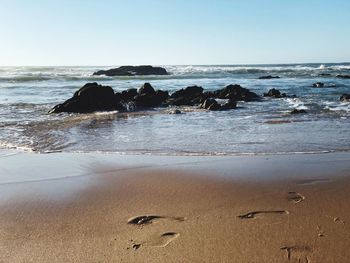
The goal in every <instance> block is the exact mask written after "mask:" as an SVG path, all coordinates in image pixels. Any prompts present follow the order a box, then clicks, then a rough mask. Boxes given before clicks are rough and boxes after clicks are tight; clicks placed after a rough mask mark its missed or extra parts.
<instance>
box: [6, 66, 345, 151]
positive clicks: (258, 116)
mask: <svg viewBox="0 0 350 263" xmlns="http://www.w3.org/2000/svg"><path fill="white" fill-rule="evenodd" d="M164 67H165V68H166V69H167V71H168V72H169V73H170V75H167V76H135V77H106V76H93V75H92V73H93V72H94V71H97V70H99V69H108V68H112V67H1V68H0V149H1V148H2V149H9V148H11V149H20V150H23V151H32V152H40V153H47V152H56V151H62V152H116V153H122V154H165V155H235V154H279V153H318V152H333V151H349V150H350V103H349V102H341V101H340V100H339V97H340V96H341V95H342V94H344V93H350V79H341V78H337V77H336V75H338V74H342V75H350V64H349V63H342V64H287V65H210V66H208V65H206V66H166V65H165V66H164ZM325 74H326V75H325ZM327 74H330V75H327ZM264 75H278V76H279V77H280V78H279V79H268V80H267V79H259V77H261V76H264ZM87 82H98V83H100V84H102V85H108V86H111V87H112V88H113V89H114V90H115V91H116V92H117V91H122V90H125V89H129V88H139V87H140V86H141V85H142V84H143V83H145V82H149V83H151V85H152V86H153V87H154V88H155V89H162V90H168V91H169V92H170V93H172V92H174V91H176V90H178V89H181V88H185V87H187V86H191V85H198V86H202V87H203V88H204V90H216V89H222V88H224V87H225V86H227V85H229V84H239V85H241V86H242V87H245V88H248V89H249V90H251V91H253V92H255V93H257V94H258V95H262V94H263V93H264V92H267V91H268V90H269V89H271V88H276V89H279V90H280V91H281V92H284V93H287V94H288V95H296V97H295V98H292V97H290V98H281V99H274V98H263V99H262V100H261V101H259V102H238V108H237V109H235V110H229V111H218V112H213V111H210V112H209V111H205V110H201V109H198V108H196V107H179V109H180V110H181V111H182V112H183V114H167V112H166V110H165V109H164V108H156V109H150V110H147V111H143V112H139V113H127V114H125V113H118V112H116V111H115V112H98V113H90V114H67V113H62V114H56V115H49V114H48V113H47V112H48V111H49V110H50V109H51V108H52V107H53V106H55V105H56V104H58V103H62V102H63V101H65V100H66V99H68V98H70V97H71V96H72V95H73V93H74V92H75V91H76V90H77V89H79V88H80V87H82V86H83V85H84V84H86V83H87ZM315 82H323V83H325V87H323V88H314V87H312V84H313V83H315ZM293 109H305V110H306V111H307V114H297V115H291V114H290V111H291V110H293Z"/></svg>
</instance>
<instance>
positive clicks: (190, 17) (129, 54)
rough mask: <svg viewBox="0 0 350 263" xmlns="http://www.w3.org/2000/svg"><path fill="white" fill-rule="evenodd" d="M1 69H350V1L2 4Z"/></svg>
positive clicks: (43, 0)
mask: <svg viewBox="0 0 350 263" xmlns="http://www.w3.org/2000/svg"><path fill="white" fill-rule="evenodd" d="M0 24H1V26H0V47H1V48H0V65H3V66H4V65H122V64H156V65H165V64H240V63H291V62H298V63H299V62H316V63H319V62H342V61H350V28H349V27H350V0H332V1H331V0H328V1H327V0H318V1H316V0H231V1H230V0H215V1H214V0H172V1H167V0H133V1H131V0H130V1H129V0H114V1H112V0H95V1H93V0H51V1H50V0H2V1H1V6H0Z"/></svg>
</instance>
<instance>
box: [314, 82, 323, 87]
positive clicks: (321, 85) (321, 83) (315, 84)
mask: <svg viewBox="0 0 350 263" xmlns="http://www.w3.org/2000/svg"><path fill="white" fill-rule="evenodd" d="M312 86H313V87H314V88H323V87H324V83H323V82H316V83H314V84H312Z"/></svg>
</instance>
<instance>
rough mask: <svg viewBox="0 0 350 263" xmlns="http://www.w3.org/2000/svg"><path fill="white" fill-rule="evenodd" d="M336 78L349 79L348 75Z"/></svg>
mask: <svg viewBox="0 0 350 263" xmlns="http://www.w3.org/2000/svg"><path fill="white" fill-rule="evenodd" d="M336 77H337V78H341V79H350V75H341V74H339V75H336Z"/></svg>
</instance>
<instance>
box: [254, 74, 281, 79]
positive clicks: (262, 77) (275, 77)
mask: <svg viewBox="0 0 350 263" xmlns="http://www.w3.org/2000/svg"><path fill="white" fill-rule="evenodd" d="M279 78H280V77H279V76H271V75H268V76H261V77H259V79H279Z"/></svg>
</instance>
